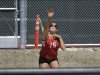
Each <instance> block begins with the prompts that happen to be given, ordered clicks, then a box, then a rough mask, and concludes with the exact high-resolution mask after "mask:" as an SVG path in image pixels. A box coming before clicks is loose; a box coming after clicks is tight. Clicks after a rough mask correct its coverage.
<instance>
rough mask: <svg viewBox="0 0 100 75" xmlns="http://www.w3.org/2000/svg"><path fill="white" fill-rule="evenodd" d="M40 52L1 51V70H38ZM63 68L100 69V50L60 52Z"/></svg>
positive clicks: (71, 49) (27, 50)
mask: <svg viewBox="0 0 100 75" xmlns="http://www.w3.org/2000/svg"><path fill="white" fill-rule="evenodd" d="M39 51H40V49H38V50H34V49H25V50H20V49H0V68H38V58H39ZM58 60H59V63H60V67H61V68H66V67H67V68H68V67H100V48H84V49H83V48H67V49H66V51H61V50H60V49H59V51H58Z"/></svg>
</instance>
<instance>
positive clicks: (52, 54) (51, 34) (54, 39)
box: [39, 9, 65, 68]
mask: <svg viewBox="0 0 100 75" xmlns="http://www.w3.org/2000/svg"><path fill="white" fill-rule="evenodd" d="M53 15H54V11H53V9H49V10H48V18H47V22H46V26H45V28H44V31H43V36H42V48H41V51H40V57H39V68H59V67H60V65H59V62H58V59H57V51H58V48H59V47H61V49H62V50H65V44H64V42H63V39H62V38H61V36H59V35H58V34H56V32H57V31H58V26H57V24H56V23H51V24H50V21H51V19H52V17H53Z"/></svg>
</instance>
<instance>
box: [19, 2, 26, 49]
mask: <svg viewBox="0 0 100 75" xmlns="http://www.w3.org/2000/svg"><path fill="white" fill-rule="evenodd" d="M26 14H27V0H20V48H21V49H25V48H26V31H27V28H26V23H27V22H26Z"/></svg>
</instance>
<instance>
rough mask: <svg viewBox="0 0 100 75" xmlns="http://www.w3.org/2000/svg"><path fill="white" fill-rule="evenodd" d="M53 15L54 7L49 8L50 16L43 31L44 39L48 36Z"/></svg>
mask: <svg viewBox="0 0 100 75" xmlns="http://www.w3.org/2000/svg"><path fill="white" fill-rule="evenodd" d="M53 15H54V11H53V9H49V10H48V18H47V21H46V26H45V28H44V31H43V36H42V40H46V38H47V35H48V31H49V25H50V21H51V18H52V17H53Z"/></svg>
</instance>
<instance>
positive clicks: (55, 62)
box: [50, 59, 60, 68]
mask: <svg viewBox="0 0 100 75" xmlns="http://www.w3.org/2000/svg"><path fill="white" fill-rule="evenodd" d="M50 67H51V68H59V67H60V65H59V62H58V59H55V60H53V61H52V62H51V63H50Z"/></svg>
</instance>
